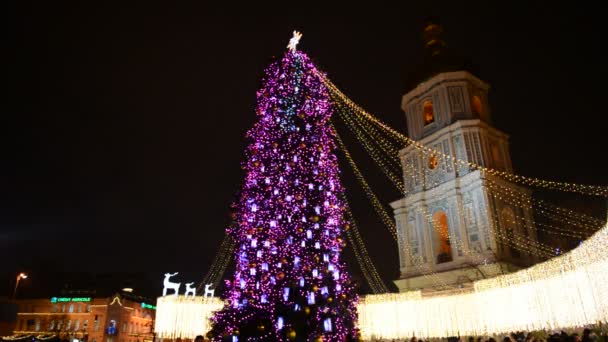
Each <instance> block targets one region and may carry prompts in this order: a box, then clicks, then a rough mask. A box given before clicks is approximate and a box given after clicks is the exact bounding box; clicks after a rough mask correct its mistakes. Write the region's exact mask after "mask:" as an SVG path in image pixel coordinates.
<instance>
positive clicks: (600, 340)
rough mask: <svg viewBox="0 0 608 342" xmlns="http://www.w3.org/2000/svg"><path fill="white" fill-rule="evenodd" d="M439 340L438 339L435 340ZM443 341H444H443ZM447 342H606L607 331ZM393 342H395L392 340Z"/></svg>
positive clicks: (521, 334) (414, 341) (415, 341)
mask: <svg viewBox="0 0 608 342" xmlns="http://www.w3.org/2000/svg"><path fill="white" fill-rule="evenodd" d="M437 340H439V339H437ZM443 340H445V339H443ZM447 341H448V342H608V331H606V330H601V329H596V330H592V329H589V328H585V329H584V330H582V331H581V332H576V331H575V332H571V333H567V332H565V331H559V332H557V331H553V332H547V331H536V332H521V331H520V332H513V333H510V334H508V335H504V336H503V337H502V338H497V337H487V338H484V337H479V336H477V337H468V338H463V337H448V338H447ZM393 342H396V341H394V340H393ZM410 342H428V340H422V339H418V338H416V337H412V338H411V339H410Z"/></svg>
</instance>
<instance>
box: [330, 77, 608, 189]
mask: <svg viewBox="0 0 608 342" xmlns="http://www.w3.org/2000/svg"><path fill="white" fill-rule="evenodd" d="M318 74H319V77H321V79H322V80H323V82H324V83H325V85H326V86H327V88H328V89H329V90H330V91H331V92H332V96H333V97H334V98H336V97H337V98H339V99H340V100H341V101H343V102H344V103H345V104H346V106H348V107H349V108H351V109H352V111H353V112H354V113H356V114H359V115H361V116H362V117H364V118H365V119H367V120H369V121H370V122H372V123H373V124H375V125H376V126H377V127H378V128H380V129H382V130H383V131H385V132H386V133H388V134H389V135H390V136H392V137H393V138H394V139H399V140H401V141H402V142H403V143H405V144H406V145H412V146H414V148H416V149H417V150H419V151H422V152H423V153H424V154H431V155H435V156H442V157H445V158H448V159H450V160H452V161H454V162H455V163H458V164H459V165H461V166H465V167H468V168H470V169H477V170H481V171H482V172H485V173H489V174H492V175H496V176H498V177H501V178H505V179H507V180H509V181H512V182H515V183H519V184H524V185H528V186H535V187H542V188H545V189H553V190H560V191H565V192H575V193H581V194H585V195H592V196H602V197H608V187H607V186H601V185H584V184H573V183H566V182H556V181H548V180H543V179H538V178H534V177H526V176H521V175H516V174H513V173H510V172H506V171H500V170H495V169H492V168H487V167H484V166H481V165H478V164H476V163H473V162H469V161H466V160H461V159H458V158H456V157H454V156H451V155H449V154H445V153H443V152H441V151H438V150H436V149H433V148H430V147H428V146H425V145H423V144H421V143H420V142H418V141H416V140H413V139H411V138H409V137H407V136H405V135H403V134H401V133H399V132H397V131H396V130H394V129H392V128H391V127H389V126H388V125H386V124H385V123H383V122H382V121H380V120H379V119H378V118H376V117H375V116H373V115H371V114H370V113H368V112H367V111H365V110H364V109H363V108H361V107H360V106H358V105H357V104H356V103H355V102H353V101H352V100H351V99H349V98H348V97H347V96H346V95H344V93H342V91H340V89H339V88H338V87H337V86H336V85H335V84H333V83H332V82H331V81H330V80H329V79H328V78H327V77H326V76H325V75H324V74H322V73H320V72H319V73H318Z"/></svg>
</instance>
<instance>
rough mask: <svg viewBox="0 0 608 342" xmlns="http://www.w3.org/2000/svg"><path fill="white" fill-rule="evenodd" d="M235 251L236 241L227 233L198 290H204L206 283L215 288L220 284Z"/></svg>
mask: <svg viewBox="0 0 608 342" xmlns="http://www.w3.org/2000/svg"><path fill="white" fill-rule="evenodd" d="M233 251H234V241H233V240H232V238H230V236H229V235H228V234H226V235H224V239H223V240H222V243H221V244H220V248H219V250H218V253H217V254H216V255H215V258H214V259H213V262H212V263H211V266H210V267H209V270H208V271H207V274H205V276H204V277H203V280H202V281H201V282H200V283H199V285H198V287H197V289H196V291H197V292H199V293H200V292H201V291H202V290H203V286H205V285H206V284H211V285H212V286H213V287H214V288H215V287H217V286H218V285H219V283H220V280H221V278H222V277H223V276H224V272H225V271H226V267H228V263H229V262H230V259H231V258H232V253H233Z"/></svg>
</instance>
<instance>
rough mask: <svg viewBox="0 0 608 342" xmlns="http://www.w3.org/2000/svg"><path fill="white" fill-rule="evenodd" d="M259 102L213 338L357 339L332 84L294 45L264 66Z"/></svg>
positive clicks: (249, 134)
mask: <svg viewBox="0 0 608 342" xmlns="http://www.w3.org/2000/svg"><path fill="white" fill-rule="evenodd" d="M257 103H258V106H257V111H256V113H257V117H258V121H257V123H256V124H255V125H254V127H253V128H252V129H251V130H250V131H249V132H248V134H247V136H248V138H250V139H251V141H252V142H251V144H250V145H249V146H248V148H247V151H246V157H247V158H246V161H245V162H244V163H243V168H244V169H245V171H246V177H245V182H244V185H243V189H242V192H241V194H240V197H239V198H238V200H237V201H236V203H235V204H234V208H235V211H234V219H235V223H236V224H235V225H234V226H233V227H232V228H229V229H228V232H229V234H230V235H231V236H232V238H233V239H234V240H235V241H236V242H237V244H236V246H237V247H236V249H235V255H234V258H235V264H236V266H235V271H234V276H233V279H232V280H231V281H226V284H227V288H228V291H227V294H226V296H227V299H228V302H227V303H228V304H227V305H226V306H225V307H224V308H223V309H222V310H221V311H218V312H217V313H216V315H215V317H214V318H213V328H212V330H211V331H210V332H209V334H208V336H209V337H210V338H212V339H213V340H215V341H269V340H270V341H351V340H356V339H357V334H358V332H357V329H356V319H357V312H356V301H357V295H356V294H355V291H354V288H353V284H352V283H351V281H350V277H349V275H348V273H347V272H346V268H345V265H344V263H343V262H342V261H341V260H340V252H341V251H342V248H343V247H344V245H345V244H344V242H343V240H342V232H343V230H344V229H345V227H347V222H346V221H345V219H344V217H343V208H344V203H343V202H342V201H341V200H340V198H341V197H340V196H341V195H342V193H343V188H342V185H341V183H340V180H339V178H338V173H339V170H338V162H337V158H336V156H335V155H334V154H333V150H334V143H333V134H332V131H331V128H330V125H329V119H330V117H331V115H332V104H331V102H330V98H329V94H328V91H327V89H326V88H325V86H324V85H323V83H322V82H321V80H320V79H319V77H318V75H317V71H316V69H315V66H314V65H313V63H312V62H311V61H310V59H309V58H308V57H307V56H306V55H305V54H303V53H301V52H298V51H295V49H294V50H291V51H288V52H287V53H286V54H285V55H284V56H283V58H282V59H280V60H278V61H276V62H274V63H272V64H271V65H270V66H269V67H268V68H267V69H266V70H265V77H264V78H263V81H262V87H261V89H260V90H259V91H258V92H257Z"/></svg>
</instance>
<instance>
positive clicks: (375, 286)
mask: <svg viewBox="0 0 608 342" xmlns="http://www.w3.org/2000/svg"><path fill="white" fill-rule="evenodd" d="M343 200H344V203H345V206H346V217H347V219H348V221H349V222H350V229H346V236H347V238H348V239H349V242H350V244H351V246H353V252H354V254H355V257H356V258H357V261H358V262H359V265H360V266H361V270H362V271H363V274H364V276H365V278H366V280H367V282H368V283H369V285H370V287H372V291H373V292H374V293H386V292H389V290H388V288H387V287H386V285H385V284H384V281H382V278H381V277H380V275H379V274H378V271H377V270H376V267H375V266H374V263H373V262H372V260H371V258H370V257H369V253H368V251H367V248H365V243H364V242H363V239H362V238H361V235H360V234H359V229H358V228H357V221H356V220H355V217H354V215H353V213H352V210H351V209H350V205H349V203H348V200H347V199H346V196H343ZM366 273H367V275H366Z"/></svg>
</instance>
